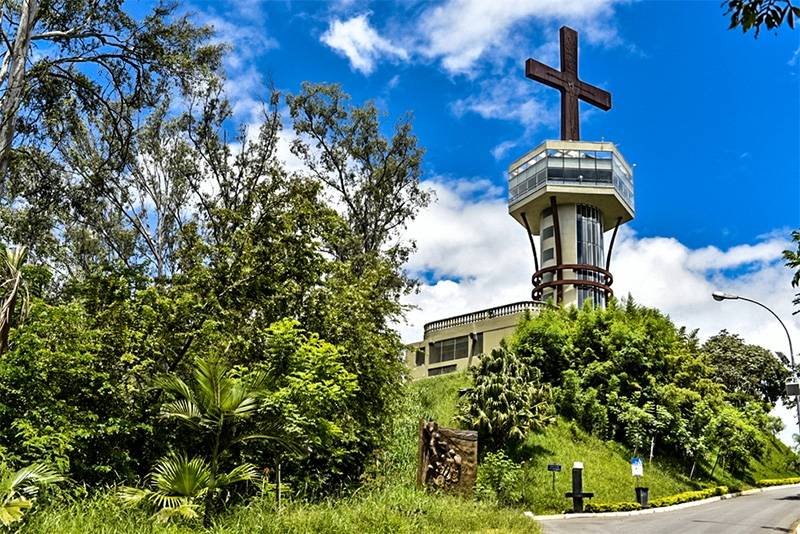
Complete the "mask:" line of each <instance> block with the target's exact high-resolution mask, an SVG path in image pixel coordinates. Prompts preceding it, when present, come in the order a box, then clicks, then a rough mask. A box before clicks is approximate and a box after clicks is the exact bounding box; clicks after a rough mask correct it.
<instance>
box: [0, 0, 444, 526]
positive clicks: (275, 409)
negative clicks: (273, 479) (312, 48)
mask: <svg viewBox="0 0 800 534" xmlns="http://www.w3.org/2000/svg"><path fill="white" fill-rule="evenodd" d="M51 4H52V5H51ZM51 4H48V5H44V4H40V3H39V2H38V1H36V0H30V1H26V2H23V3H21V5H19V6H17V5H15V6H12V7H8V10H7V12H8V13H7V16H6V17H5V18H4V23H3V24H4V25H3V27H2V30H3V31H4V32H5V36H6V37H7V39H6V41H4V42H5V43H6V44H7V45H8V44H9V43H12V44H13V45H14V46H17V45H16V44H15V43H19V46H22V48H20V49H19V50H18V51H19V54H20V56H19V57H22V58H23V62H22V63H18V62H17V56H14V60H15V62H17V63H18V67H16V69H17V70H14V69H15V67H14V66H12V67H11V71H13V72H11V71H9V73H7V75H8V77H6V78H2V77H1V76H0V84H5V85H6V90H5V92H4V96H3V97H2V101H1V102H0V113H2V118H3V121H2V122H3V124H4V129H3V130H2V131H0V136H5V140H6V141H8V143H9V144H8V145H7V146H4V147H2V146H0V149H2V150H0V172H2V173H3V174H2V176H0V242H4V243H7V244H8V246H6V247H4V248H3V250H2V252H3V254H2V255H0V274H1V275H2V281H0V284H1V285H0V305H2V308H0V460H4V461H7V462H9V463H10V464H12V465H15V466H16V465H19V466H22V465H26V464H29V463H32V462H35V461H46V462H49V463H50V464H52V465H55V466H57V467H58V469H59V470H60V471H61V472H63V473H64V474H65V475H68V476H69V477H70V478H71V479H72V480H74V481H75V482H77V483H84V484H87V485H95V484H98V483H103V484H110V483H120V482H122V483H126V484H129V485H133V484H137V483H139V482H140V481H141V480H143V479H144V478H145V476H146V475H147V474H148V473H149V472H150V471H151V469H152V468H153V467H154V466H158V468H160V469H162V470H164V469H166V468H167V467H169V466H168V465H167V463H169V462H168V461H169V459H170V458H172V459H173V460H175V461H174V462H172V464H174V465H178V464H180V465H184V464H185V466H188V465H189V464H190V463H191V460H190V458H191V457H192V456H193V455H197V456H199V457H202V461H203V462H205V465H207V467H208V470H207V474H208V483H207V484H206V487H207V488H208V491H207V492H206V494H205V495H207V497H205V498H207V499H209V502H210V501H211V500H213V494H214V490H215V485H218V484H217V482H216V481H218V480H219V477H221V476H222V474H223V473H226V472H229V470H230V469H232V468H234V467H235V466H236V465H246V464H247V463H248V462H250V463H252V464H254V465H258V472H259V473H265V472H269V473H270V476H273V475H272V473H274V472H275V471H277V468H278V467H280V468H281V469H282V474H283V476H284V478H285V479H288V480H289V481H290V482H291V483H292V485H293V486H294V487H295V488H297V491H299V492H305V494H307V495H317V494H321V493H325V492H331V491H335V490H337V489H340V488H344V487H347V486H348V485H352V484H354V483H356V482H357V481H358V480H359V477H360V475H361V474H362V472H363V471H364V469H365V467H366V466H367V465H368V461H369V460H370V459H371V458H372V457H373V454H374V451H375V450H376V449H379V448H381V446H382V445H384V444H385V442H386V440H387V439H389V433H390V431H389V430H388V429H389V426H390V423H391V419H392V417H393V415H394V411H395V410H396V407H397V405H398V401H399V399H400V398H401V395H402V391H403V390H402V388H403V382H402V381H403V377H404V368H403V365H402V362H401V360H400V359H399V354H400V353H401V352H402V343H401V340H400V337H399V334H398V333H397V332H396V331H395V330H394V329H393V328H392V325H394V324H396V323H397V322H398V321H400V320H402V317H403V313H404V309H403V307H402V306H401V304H400V298H401V297H402V296H403V295H405V294H406V293H408V292H409V291H412V290H413V289H414V287H415V285H416V282H415V281H414V280H412V279H410V278H409V277H408V276H407V275H406V272H405V270H404V265H405V262H406V260H407V259H408V257H409V254H410V253H411V252H412V251H413V250H414V243H413V242H410V241H406V240H403V239H402V238H401V232H402V230H403V229H404V227H405V225H406V224H407V223H408V222H409V221H410V220H412V219H413V218H414V217H415V216H416V214H417V212H418V211H419V210H420V209H421V208H422V207H424V206H425V205H427V203H428V202H429V200H430V196H429V193H428V192H427V191H425V190H423V189H422V188H421V186H420V177H421V174H422V171H421V162H422V155H423V152H424V151H423V149H422V148H420V147H418V146H417V138H416V137H415V136H414V135H413V132H412V128H411V117H410V116H404V117H401V118H400V119H399V120H398V121H397V124H396V125H395V127H394V128H393V129H392V128H391V125H388V127H386V126H385V120H384V117H383V113H382V112H381V111H380V110H379V109H378V108H377V107H376V105H375V104H374V103H372V102H367V103H364V104H362V105H356V104H352V103H350V97H349V96H348V95H347V94H346V93H344V92H343V90H342V89H341V87H339V86H338V85H327V84H323V85H314V84H310V83H309V84H304V85H303V86H302V88H301V89H300V91H299V92H298V93H297V94H294V95H281V94H279V93H277V92H275V91H271V92H270V93H269V98H268V99H267V101H265V102H264V103H263V105H262V108H261V121H260V124H257V125H255V126H250V127H247V126H244V125H242V126H239V127H236V126H235V125H234V124H233V122H232V121H233V116H232V108H233V104H232V103H230V102H228V100H227V98H226V95H225V93H224V90H223V87H224V75H223V73H222V72H221V70H220V65H221V57H222V55H223V53H224V51H225V46H222V45H218V44H214V43H213V42H212V40H211V37H212V33H211V30H210V29H209V28H206V27H198V26H195V25H194V24H193V23H192V22H191V20H190V19H189V18H187V17H184V16H182V15H179V14H178V11H177V6H176V5H172V4H169V5H158V6H157V7H155V9H154V11H153V12H152V13H151V14H150V15H149V16H147V17H145V18H144V19H143V20H135V19H134V18H133V17H131V16H129V15H128V14H127V13H125V12H124V11H123V4H122V3H120V2H106V3H100V4H97V3H85V2H83V3H82V2H78V3H75V2H56V3H51ZM56 28H57V29H56ZM70 28H73V29H70ZM75 28H78V29H81V31H78V30H77V29H75ZM62 30H63V31H62ZM28 38H31V39H33V40H34V43H33V44H31V43H30V42H27V41H26V39H28ZM36 42H41V43H42V44H40V45H37V44H36ZM36 46H43V47H46V48H47V51H48V54H44V55H36V54H34V53H33V51H32V50H33V49H35V48H36ZM26 47H27V48H26ZM25 58H27V59H28V61H29V64H28V65H27V67H26V64H25ZM4 72H5V71H4ZM15 84H21V87H22V88H23V89H25V90H24V91H22V93H21V94H20V95H16V96H15V94H13V92H12V91H10V90H9V89H8V88H9V87H12V88H13V87H16V85H15ZM284 105H285V106H286V109H288V116H286V117H282V116H281V115H280V113H279V112H278V109H279V108H281V107H282V106H284ZM285 123H286V125H287V126H288V127H291V128H293V129H294V131H295V134H296V140H295V142H294V143H293V144H292V146H291V150H292V151H293V152H294V153H295V154H296V155H297V156H298V157H299V158H300V159H301V160H302V161H303V163H304V164H305V168H304V169H301V170H299V171H289V170H287V169H286V168H285V167H284V165H283V163H282V162H281V161H280V160H279V159H278V156H277V153H278V145H279V143H280V142H281V136H282V128H284V124H285ZM37 124H41V125H42V127H41V128H39V127H36V125H37ZM64 125H70V126H69V128H64V127H63V126H64ZM17 243H19V245H16V244H17ZM26 252H27V256H26ZM26 259H27V261H26ZM212 358H224V360H225V362H226V364H225V365H226V366H229V367H226V368H225V369H226V370H225V373H223V374H222V375H221V376H222V378H220V379H219V380H211V379H210V378H208V376H213V375H214V373H211V374H210V375H209V374H208V373H206V375H208V376H206V382H209V381H210V383H211V384H214V385H215V387H216V386H219V387H222V386H224V388H223V390H220V391H224V392H226V393H225V394H228V393H231V392H234V391H239V390H238V389H237V388H238V387H239V385H241V384H250V385H256V384H257V385H258V388H256V389H257V391H255V393H254V394H253V396H252V398H251V399H250V400H248V402H247V404H246V410H245V409H244V407H243V406H239V405H235V404H231V405H228V404H224V403H222V404H220V405H219V406H217V408H219V409H218V410H217V411H214V410H215V409H212V408H213V406H212V404H213V403H212V404H209V403H208V402H205V400H204V399H205V397H204V396H203V395H202V394H203V393H207V394H212V393H213V392H214V391H215V390H214V388H213V387H212V388H211V389H208V388H205V389H204V387H203V386H202V384H199V383H197V382H196V381H193V379H196V378H197V376H198V375H197V369H198V366H202V365H203V364H202V363H201V362H206V363H207V364H209V365H211V362H213V361H216V360H213V359H212ZM213 367H214V366H213V365H212V366H211V368H210V369H211V370H213ZM209 373H210V371H209ZM203 376H205V375H203ZM192 384H195V385H194V386H193V385H192ZM237 384H239V385H237ZM218 393H219V391H218ZM212 396H213V395H212ZM248 398H249V397H248ZM206 400H207V399H206ZM218 400H219V399H218ZM240 400H242V399H240ZM227 401H230V402H232V399H227ZM165 403H169V404H165ZM223 408H224V409H223ZM228 408H230V409H231V410H233V413H232V414H229V415H231V416H232V417H233V416H237V417H238V416H243V415H245V413H244V412H246V415H247V416H248V417H241V418H240V419H241V420H238V419H237V422H236V424H235V425H234V424H232V420H229V419H227V418H226V417H227V416H225V417H223V414H225V413H226V412H225V410H226V409H228ZM182 410H183V411H182ZM187 410H188V411H187ZM208 410H211V411H210V412H209V411H208ZM198 414H199V415H198ZM195 415H198V417H200V418H199V419H198V420H196V421H195ZM166 416H172V418H173V419H174V418H178V420H181V421H184V422H186V423H187V425H189V427H191V425H192V424H194V425H195V426H196V427H197V428H188V427H187V428H186V429H184V430H182V431H176V427H175V425H174V422H173V421H170V420H169V417H166ZM216 422H219V425H216ZM266 422H269V424H270V425H271V426H270V427H269V432H268V433H267V432H266V431H265V430H264V426H263V425H264V424H266ZM259 425H261V426H259ZM266 434H269V436H270V437H274V438H276V439H273V440H264V439H260V440H259V439H246V440H245V439H241V438H242V436H249V437H254V436H264V435H266ZM209 443H214V444H216V445H215V446H214V447H211V446H209ZM288 443H292V444H295V445H296V446H285V445H287V444H288ZM223 444H224V447H223V446H222V445H223ZM301 450H302V451H303V454H297V453H298V451H301ZM178 453H179V454H183V455H185V456H182V457H181V458H183V459H184V460H185V461H184V462H183V464H181V463H180V462H178V461H177V460H176V458H177V459H179V458H178V457H177V456H175V454H178ZM165 462H167V463H165ZM197 465H199V464H197ZM267 468H268V469H267ZM265 470H266V471H265ZM151 478H152V477H151ZM212 505H213V503H210V504H209V505H208V506H206V510H209V509H210V508H211V507H212ZM206 517H208V512H206Z"/></svg>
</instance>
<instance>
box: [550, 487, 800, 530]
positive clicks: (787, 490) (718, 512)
mask: <svg viewBox="0 0 800 534" xmlns="http://www.w3.org/2000/svg"><path fill="white" fill-rule="evenodd" d="M798 520H800V486H787V487H781V488H774V489H770V490H768V491H763V492H760V493H754V494H750V495H742V496H741V497H736V498H732V499H725V500H721V501H716V502H711V503H706V504H701V505H698V506H692V507H689V508H679V509H672V510H667V511H664V512H662V513H648V514H642V515H634V516H627V517H608V516H605V517H604V516H603V515H597V516H594V517H585V518H584V517H581V518H578V517H576V518H570V519H552V520H546V521H540V523H539V524H540V525H541V527H542V529H543V530H544V532H545V534H562V533H564V534H567V533H569V534H607V533H618V534H675V533H680V534H756V533H763V534H771V533H780V532H790V527H791V526H792V524H793V523H795V522H796V521H798Z"/></svg>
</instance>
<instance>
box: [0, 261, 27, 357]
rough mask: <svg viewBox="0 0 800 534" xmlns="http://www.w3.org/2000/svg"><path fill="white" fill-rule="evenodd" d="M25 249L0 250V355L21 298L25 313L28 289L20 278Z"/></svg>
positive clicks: (6, 342) (5, 346)
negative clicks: (0, 294)
mask: <svg viewBox="0 0 800 534" xmlns="http://www.w3.org/2000/svg"><path fill="white" fill-rule="evenodd" d="M27 252H28V251H27V249H26V248H25V247H23V246H22V245H17V246H16V247H15V248H14V249H13V250H12V249H10V248H8V247H6V246H2V250H0V289H2V296H0V298H2V302H0V354H2V353H3V352H4V351H5V349H6V348H7V347H8V335H9V333H10V332H11V320H12V316H13V314H14V308H16V305H17V301H18V300H19V298H20V296H22V304H23V316H24V315H25V313H26V310H27V306H28V303H29V302H30V298H29V297H28V287H27V284H26V283H25V280H23V278H22V265H23V264H24V263H25V258H26V256H27Z"/></svg>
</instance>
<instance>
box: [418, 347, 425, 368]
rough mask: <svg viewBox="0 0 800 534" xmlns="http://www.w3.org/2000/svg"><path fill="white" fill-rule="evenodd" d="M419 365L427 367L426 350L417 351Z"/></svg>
mask: <svg viewBox="0 0 800 534" xmlns="http://www.w3.org/2000/svg"><path fill="white" fill-rule="evenodd" d="M416 356H417V360H416V364H417V365H425V349H417V354H416Z"/></svg>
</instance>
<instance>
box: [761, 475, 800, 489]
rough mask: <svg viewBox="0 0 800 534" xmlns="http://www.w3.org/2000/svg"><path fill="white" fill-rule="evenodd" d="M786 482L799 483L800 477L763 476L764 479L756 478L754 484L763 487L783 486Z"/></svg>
mask: <svg viewBox="0 0 800 534" xmlns="http://www.w3.org/2000/svg"><path fill="white" fill-rule="evenodd" d="M786 484H800V477H794V478H765V479H764V480H757V481H756V486H758V487H759V488H765V487H767V486H784V485H786Z"/></svg>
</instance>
